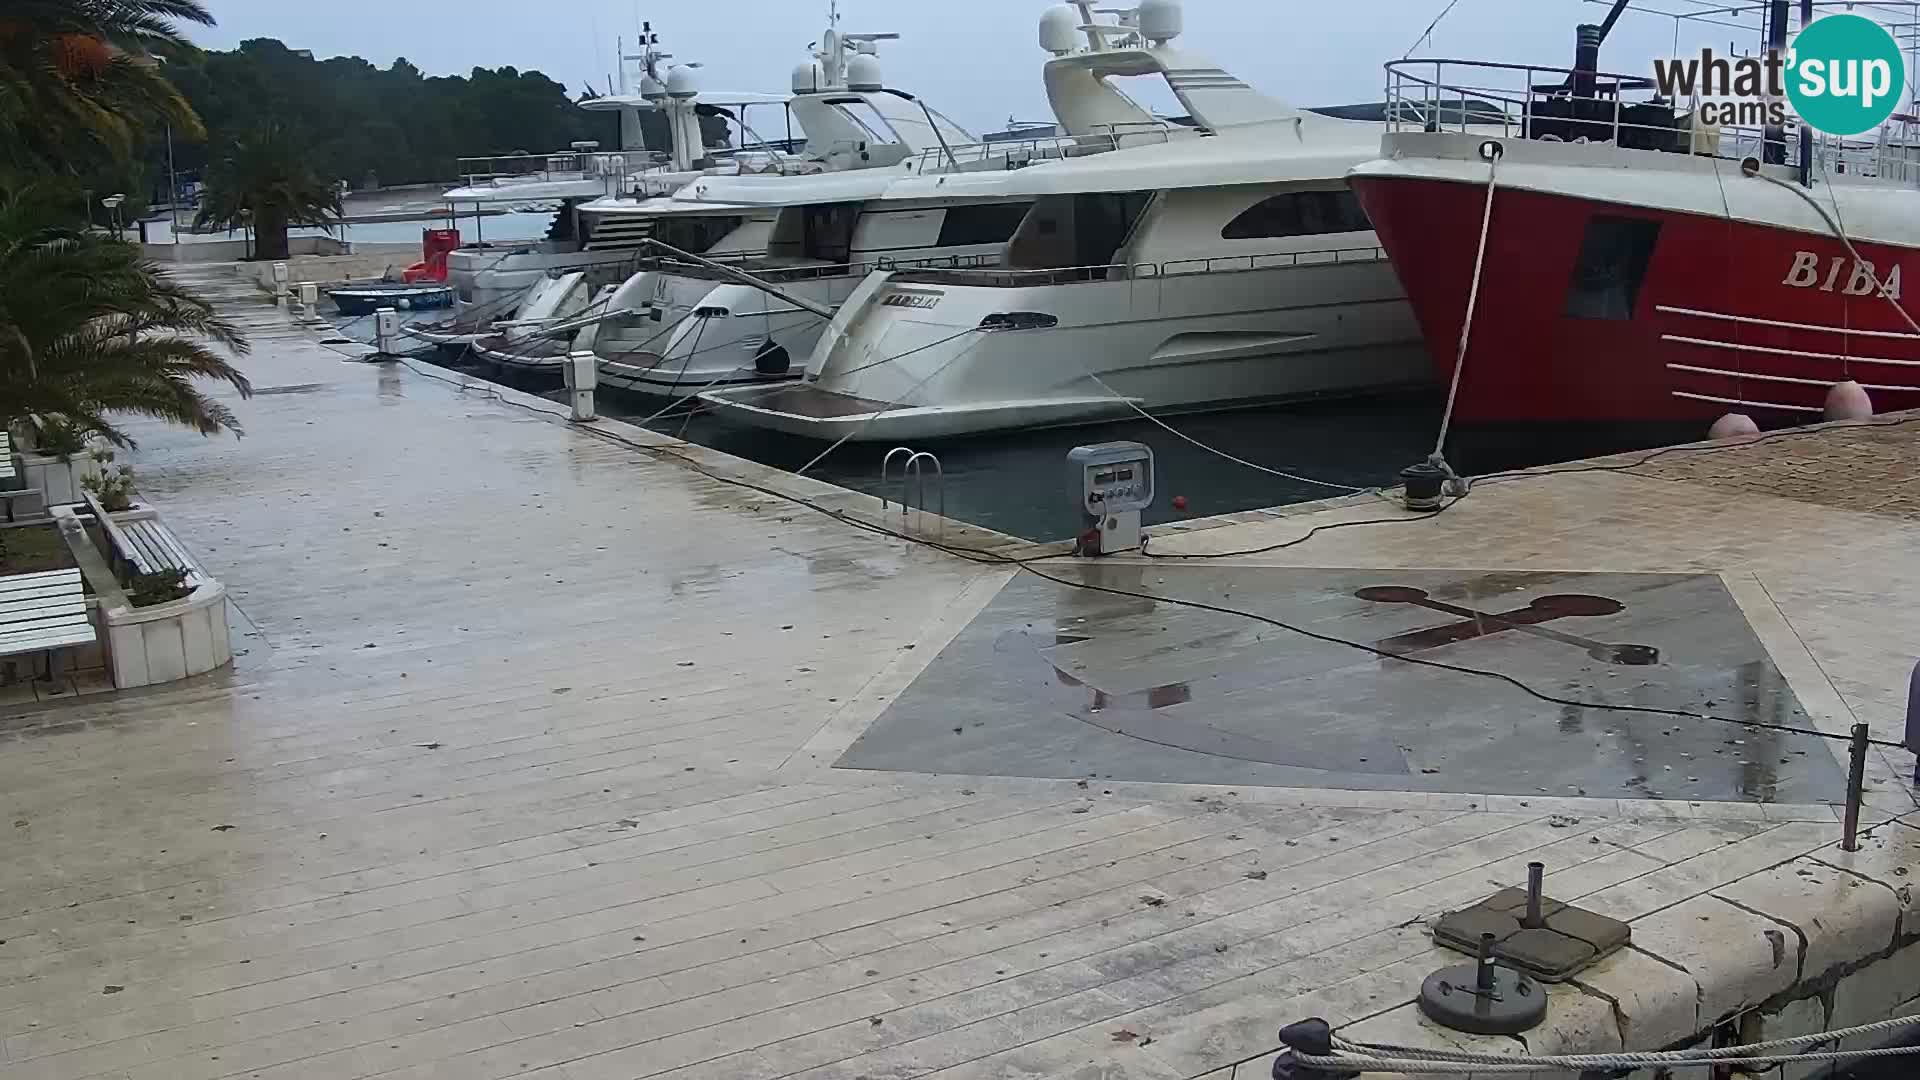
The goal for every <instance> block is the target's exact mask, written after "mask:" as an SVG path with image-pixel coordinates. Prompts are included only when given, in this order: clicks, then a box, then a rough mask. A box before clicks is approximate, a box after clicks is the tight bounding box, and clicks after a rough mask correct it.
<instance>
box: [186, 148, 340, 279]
mask: <svg viewBox="0 0 1920 1080" xmlns="http://www.w3.org/2000/svg"><path fill="white" fill-rule="evenodd" d="M206 183H207V191H206V195H205V197H204V198H203V199H202V201H201V203H200V213H199V215H198V216H197V217H196V218H195V219H194V225H195V226H197V227H204V226H206V225H209V224H213V225H224V226H226V227H227V228H229V229H236V228H240V227H241V226H243V225H252V227H253V235H254V257H255V258H258V259H284V258H286V257H287V229H288V228H289V227H290V226H293V225H319V226H321V227H322V228H327V229H331V228H332V227H333V223H334V222H336V221H338V220H339V218H340V192H339V189H338V188H337V187H335V186H334V185H333V184H331V183H329V182H327V181H325V180H322V179H321V178H320V176H319V174H318V173H316V172H314V171H313V169H312V167H311V166H309V165H308V164H307V155H306V152H305V151H304V150H302V149H301V147H300V145H299V143H298V142H297V141H296V140H295V138H294V137H293V135H292V134H291V133H290V132H289V131H288V130H287V129H286V128H284V127H282V126H280V125H279V124H266V125H264V126H261V127H256V128H254V129H253V130H252V131H249V132H247V133H245V134H243V135H241V136H239V137H238V138H236V139H234V140H233V142H232V143H231V144H230V145H229V146H228V147H227V151H226V154H225V155H224V156H223V157H221V158H219V159H218V160H216V161H215V162H214V163H213V164H212V165H211V166H210V167H209V168H208V169H207V176H206Z"/></svg>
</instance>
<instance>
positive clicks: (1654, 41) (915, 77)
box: [195, 0, 1759, 132]
mask: <svg viewBox="0 0 1920 1080" xmlns="http://www.w3.org/2000/svg"><path fill="white" fill-rule="evenodd" d="M1445 5H1446V0H1337V2H1332V3H1326V2H1319V3H1309V2H1307V0H1187V4H1186V25H1187V33H1186V36H1185V37H1184V38H1183V39H1182V42H1183V44H1185V45H1186V46H1187V47H1189V48H1191V49H1193V50H1195V51H1198V52H1201V53H1204V54H1206V55H1209V56H1211V57H1212V58H1214V59H1215V60H1217V61H1218V62H1219V63H1221V64H1222V65H1223V66H1225V67H1226V68H1227V69H1228V70H1229V71H1232V72H1233V73H1235V74H1237V75H1239V76H1241V77H1242V78H1245V79H1247V80H1248V81H1250V82H1251V83H1253V84H1254V85H1255V86H1256V87H1258V88H1259V89H1261V90H1263V91H1265V92H1266V93H1268V94H1271V95H1272V96H1274V97H1278V98H1280V99H1282V100H1285V101H1287V102H1289V103H1292V104H1298V105H1331V104H1345V103H1351V102H1358V101H1377V100H1379V99H1380V98H1381V96H1382V85H1383V83H1384V81H1385V80H1384V76H1383V74H1382V72H1381V67H1380V65H1381V64H1382V63H1383V62H1385V61H1387V60H1389V59H1393V58H1396V57H1399V56H1401V55H1402V54H1404V53H1405V52H1406V51H1407V49H1408V47H1409V46H1412V45H1414V44H1415V42H1416V41H1417V40H1419V36H1420V33H1421V31H1422V30H1423V29H1424V28H1425V27H1426V26H1427V24H1428V23H1430V22H1432V20H1433V18H1434V16H1435V15H1436V14H1438V13H1439V12H1440V10H1441V9H1442V8H1443V7H1444V6H1445ZM208 6H209V7H210V8H212V10H213V13H214V14H215V15H216V16H217V17H218V18H219V20H220V25H219V26H218V27H216V28H214V29H212V30H206V31H201V32H199V33H198V34H196V35H195V38H196V40H197V41H199V43H200V44H202V45H204V46H206V47H209V48H230V47H232V46H234V45H236V44H238V43H239V42H240V41H242V40H244V39H246V38H252V37H276V38H279V39H281V40H282V41H284V42H286V43H287V45H288V46H290V47H292V48H299V49H311V50H313V52H314V55H316V56H320V57H326V56H338V55H355V56H361V57H364V58H366V59H368V60H370V61H373V62H374V63H376V64H379V65H380V66H382V67H384V66H386V65H388V64H390V63H391V62H392V61H393V59H394V58H395V57H397V56H405V57H406V58H407V59H408V60H410V61H412V62H413V63H414V64H415V65H417V66H419V67H420V68H422V69H423V70H425V71H426V72H428V73H429V74H436V75H445V74H465V73H466V72H467V71H469V70H470V69H472V68H474V67H476V66H481V67H499V66H502V65H507V64H511V65H513V66H515V67H519V68H523V69H527V68H532V69H538V70H540V71H543V72H545V73H547V74H548V75H550V76H553V77H554V78H556V79H559V80H560V81H562V82H565V83H566V84H567V86H568V88H569V89H570V90H572V91H573V92H574V93H575V94H576V95H577V94H578V93H579V90H580V88H581V87H582V86H583V85H584V84H585V83H587V82H589V81H591V82H592V83H593V84H594V85H595V86H597V87H600V88H601V89H603V90H604V88H605V86H606V81H607V76H608V74H609V73H610V72H613V71H614V70H615V59H614V57H615V47H614V41H615V38H616V37H622V38H624V39H625V40H626V42H627V43H628V45H629V46H631V44H632V42H633V40H634V37H635V35H636V33H637V31H638V26H639V21H640V19H641V18H642V17H645V18H651V19H653V21H654V29H655V30H656V31H658V32H659V33H660V34H661V44H662V46H663V47H664V48H666V49H668V50H669V51H671V52H673V53H674V54H675V56H676V57H677V58H678V59H679V60H681V61H688V60H697V61H700V62H702V63H704V64H705V65H706V67H705V70H704V72H703V81H704V84H705V85H706V86H707V87H710V88H715V89H722V88H724V89H727V90H756V91H780V90H785V89H786V88H787V85H786V84H787V81H788V77H789V72H790V71H791V70H792V69H793V67H794V65H795V64H797V63H800V62H801V61H802V60H804V59H805V55H806V54H805V48H806V46H807V43H808V42H811V41H814V40H815V39H816V38H818V36H819V34H820V31H821V30H822V29H823V28H824V26H825V24H826V0H707V2H705V3H686V2H682V3H675V4H660V3H644V2H641V3H636V2H635V0H540V2H537V3H531V4H530V3H527V2H526V0H327V2H326V3H324V4H305V3H298V4H296V3H292V2H289V0H210V3H209V4H208ZM1048 6H1049V3H1048V0H952V2H938V0H841V4H840V8H841V12H842V15H843V22H842V25H843V27H844V28H845V29H847V30H849V31H854V32H860V31H896V32H898V33H900V34H902V35H903V36H904V37H903V40H901V41H898V42H891V43H888V44H886V45H884V46H882V49H883V51H882V53H881V60H882V62H883V64H884V65H885V70H886V74H887V81H888V83H889V84H890V85H892V86H895V87H898V88H900V89H903V90H909V91H912V92H914V93H916V94H920V95H922V96H923V97H925V98H926V99H927V100H928V101H930V102H931V103H932V104H933V105H934V106H935V107H936V108H939V109H940V110H942V111H943V112H945V113H947V114H948V115H950V116H952V117H953V118H954V119H956V120H958V121H960V122H961V123H962V124H965V125H967V126H968V127H971V128H973V129H974V130H975V131H976V132H978V131H984V130H991V129H994V128H997V127H999V126H1001V125H1002V124H1004V122H1005V121H1006V120H1007V118H1008V117H1010V116H1012V117H1017V118H1018V119H1021V120H1043V119H1049V118H1050V114H1049V113H1048V111H1047V107H1046V99H1045V95H1044V94H1043V93H1042V91H1041V87H1040V80H1039V65H1040V63H1041V61H1042V60H1043V59H1044V58H1045V54H1043V53H1042V52H1040V49H1039V46H1038V44H1037V42H1036V36H1035V29H1036V27H1037V25H1038V23H1039V17H1040V14H1041V12H1042V11H1044V10H1045V9H1046V8H1047V7H1048ZM1108 6H1120V5H1119V4H1118V3H1111V4H1109V5H1108ZM1657 6H1660V7H1664V8H1667V9H1670V10H1677V9H1684V8H1688V7H1690V6H1699V0H1660V3H1659V4H1658V5H1657ZM1605 13H1606V9H1605V7H1603V6H1601V5H1600V4H1596V3H1592V2H1590V0H1458V5H1457V6H1456V7H1455V8H1454V10H1453V12H1452V14H1450V15H1448V16H1447V18H1446V19H1445V20H1444V21H1443V22H1441V24H1440V26H1439V28H1438V29H1437V30H1435V31H1434V33H1433V37H1432V42H1431V45H1429V44H1428V43H1426V42H1425V41H1421V42H1420V45H1419V47H1418V48H1416V49H1415V50H1414V52H1415V54H1416V55H1426V56H1453V57H1472V58H1481V59H1495V60H1506V61H1519V62H1529V63H1537V64H1544V65H1549V66H1566V65H1569V64H1571V63H1572V55H1573V27H1574V25H1575V24H1576V23H1578V22H1582V21H1589V22H1591V21H1598V20H1599V19H1600V18H1602V17H1603V16H1604V15H1605ZM1739 22H1740V23H1741V24H1742V25H1743V26H1744V27H1747V28H1748V29H1744V30H1736V29H1734V28H1732V27H1714V26H1700V27H1695V28H1692V29H1690V30H1688V31H1686V32H1684V33H1683V34H1682V37H1681V44H1682V46H1683V48H1684V49H1688V50H1697V49H1698V48H1700V46H1702V45H1705V44H1712V45H1715V46H1717V47H1719V48H1721V49H1725V48H1726V47H1728V46H1729V45H1730V44H1737V45H1738V46H1739V47H1740V49H1741V50H1743V51H1745V50H1749V49H1751V48H1752V47H1753V46H1754V44H1755V43H1756V42H1757V40H1758V38H1757V34H1758V25H1759V23H1758V18H1757V16H1755V15H1752V14H1748V15H1746V16H1743V17H1741V18H1740V19H1739ZM1674 40H1675V38H1674V20H1672V19H1667V18H1661V17H1659V16H1654V15H1649V14H1640V13H1634V12H1629V13H1628V14H1627V15H1626V16H1625V17H1624V19H1623V20H1622V22H1621V24H1620V26H1619V27H1618V29H1616V31H1615V32H1614V34H1613V36H1612V38H1611V39H1609V41H1608V44H1607V49H1606V52H1605V53H1603V55H1602V67H1603V68H1604V69H1606V70H1610V71H1619V72H1627V73H1634V74H1639V73H1643V72H1649V71H1650V61H1651V58H1652V57H1653V56H1655V55H1662V56H1664V55H1668V54H1669V53H1671V52H1672V47H1673V44H1674ZM1130 89H1131V87H1130ZM1142 96H1144V97H1146V98H1147V99H1148V101H1149V103H1150V104H1154V105H1156V106H1160V107H1165V105H1166V104H1167V103H1170V99H1168V101H1167V102H1164V103H1163V101H1162V100H1160V99H1159V98H1158V97H1156V96H1154V95H1142Z"/></svg>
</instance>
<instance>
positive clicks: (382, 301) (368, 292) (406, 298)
mask: <svg viewBox="0 0 1920 1080" xmlns="http://www.w3.org/2000/svg"><path fill="white" fill-rule="evenodd" d="M327 296H328V297H330V298H331V299H332V300H333V304H334V306H335V307H337V308H339V309H340V314H342V315H355V316H359V315H371V314H373V313H374V312H376V311H378V310H380V309H381V308H389V307H390V308H393V309H395V310H396V311H426V310H430V309H433V308H444V307H448V306H450V305H452V303H453V290H452V289H450V288H447V287H445V286H435V287H422V286H418V285H408V286H401V287H396V288H392V289H379V288H354V289H334V290H331V291H329V292H328V293H327Z"/></svg>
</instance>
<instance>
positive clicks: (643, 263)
mask: <svg viewBox="0 0 1920 1080" xmlns="http://www.w3.org/2000/svg"><path fill="white" fill-rule="evenodd" d="M764 259H765V257H764V256H746V257H741V256H734V257H729V258H719V259H713V260H711V261H712V262H717V263H721V264H723V265H725V266H729V267H732V268H733V269H735V270H737V271H740V272H741V273H746V274H751V275H753V276H754V277H756V278H758V279H760V280H761V281H764V282H766V283H768V284H770V285H778V284H783V283H791V282H796V281H815V280H819V279H821V278H847V277H866V276H867V275H868V274H871V273H873V272H875V271H908V272H915V273H918V272H922V271H927V272H937V271H941V270H954V271H961V270H966V269H969V268H974V267H987V266H995V265H998V264H999V262H1000V257H999V256H998V255H932V256H927V257H925V258H918V259H874V260H871V261H863V262H844V263H813V264H809V265H805V266H793V265H785V264H782V265H768V264H766V263H765V261H764ZM634 267H635V272H636V273H646V272H654V273H665V274H674V275H677V276H680V277H689V278H704V279H708V280H712V281H732V280H733V279H732V278H731V277H729V276H728V275H726V274H723V273H721V272H719V271H718V270H715V269H713V268H712V267H710V266H702V265H700V264H698V263H690V262H686V261H684V260H681V259H675V258H673V257H672V256H668V255H650V256H646V257H644V258H641V259H639V260H636V262H635V264H634Z"/></svg>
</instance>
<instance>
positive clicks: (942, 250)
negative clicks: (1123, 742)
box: [573, 25, 1025, 396]
mask: <svg viewBox="0 0 1920 1080" xmlns="http://www.w3.org/2000/svg"><path fill="white" fill-rule="evenodd" d="M894 36H895V35H892V34H846V33H842V32H841V31H840V30H839V29H838V26H837V25H834V26H830V27H829V29H828V31H827V32H826V33H825V34H823V35H822V38H821V42H820V44H819V45H818V47H817V48H816V49H815V52H814V56H813V58H812V60H811V61H810V62H809V63H806V64H803V65H801V66H800V67H799V68H798V69H796V70H795V71H794V73H793V87H794V97H793V99H792V102H791V104H790V108H791V110H792V112H793V114H794V115H795V116H796V118H799V119H800V121H801V123H802V125H803V126H804V127H805V128H806V130H807V131H808V132H809V141H808V145H809V147H810V148H811V150H812V152H813V153H814V154H815V156H816V157H817V158H818V159H819V160H821V161H822V162H823V163H824V164H826V165H828V166H830V168H826V169H823V170H822V171H821V172H820V173H818V174H817V175H812V176H799V177H796V176H792V175H790V174H789V175H775V176H767V175H755V174H752V173H749V172H746V171H742V172H741V173H739V174H736V175H732V176H708V177H701V178H700V179H698V180H696V181H694V182H693V183H690V184H688V185H686V186H685V187H683V188H682V189H681V190H680V191H679V192H677V193H676V194H675V195H674V196H673V197H672V198H669V199H658V198H656V199H635V198H616V199H605V200H600V201H598V202H595V203H592V204H589V205H588V206H587V207H585V208H584V209H585V212H586V213H587V214H588V215H589V216H590V217H592V218H593V219H595V220H597V221H601V222H614V221H620V220H629V221H644V222H646V223H647V224H646V227H647V228H649V229H651V230H652V231H653V233H654V235H655V237H656V238H657V239H659V240H661V241H663V242H665V243H667V244H670V245H671V246H673V247H674V248H677V249H679V250H681V251H685V252H688V253H690V254H693V255H697V256H701V257H703V258H705V259H710V260H712V259H718V260H724V261H726V262H728V263H729V264H731V265H734V266H738V267H740V268H742V269H745V270H749V271H751V272H752V273H755V274H757V275H762V276H764V277H765V278H766V279H767V280H768V281H770V282H772V283H774V284H777V285H778V286H780V287H781V289H782V290H783V291H788V290H790V293H789V295H791V294H792V293H799V294H804V296H805V297H806V298H807V299H808V300H811V301H816V302H819V303H822V304H826V305H828V306H831V305H834V304H837V303H839V302H840V301H841V300H844V299H845V298H846V297H847V296H848V295H850V294H851V292H852V290H853V289H854V288H855V287H856V286H857V285H858V284H859V282H860V280H861V279H862V278H863V277H864V276H865V275H866V273H867V271H868V270H869V269H871V268H873V267H876V266H881V265H889V266H891V265H915V264H920V263H923V262H929V261H934V260H938V261H939V262H940V264H941V265H946V266H968V265H985V264H990V263H992V262H996V261H997V260H998V259H999V257H1000V255H1001V252H1002V251H1003V249H1004V247H1005V244H1006V241H1007V239H1008V238H1009V237H1011V236H1012V234H1013V230H1014V228H1015V226H1017V225H1018V224H1019V221H1020V218H1021V215H1022V213H1023V212H1024V210H1025V205H1024V204H1018V203H1014V204H1009V203H1005V202H996V203H994V204H993V205H979V206H964V207H956V206H950V205H948V204H950V203H953V202H955V200H947V199H942V198H938V197H935V198H928V199H921V200H917V201H915V202H911V203H905V202H903V203H890V204H885V205H883V204H882V203H881V202H880V200H881V199H882V198H883V196H884V195H885V194H886V192H887V190H888V188H889V187H890V186H891V185H892V184H893V182H894V181H895V180H897V179H899V178H900V177H902V176H906V175H914V174H917V173H919V172H921V171H946V170H951V169H956V168H959V169H965V168H976V169H985V168H995V169H1005V168H1007V167H1008V158H1007V157H1006V156H1005V155H1004V154H1002V155H1000V156H997V157H990V156H988V155H986V154H982V153H977V152H975V151H976V148H977V146H978V143H977V140H975V138H974V137H973V136H972V135H971V134H970V133H969V132H967V131H966V129H964V128H962V127H961V126H960V125H958V124H956V123H954V122H953V121H952V120H950V119H948V118H947V117H946V116H945V115H943V114H942V113H940V112H939V111H937V110H935V109H934V108H932V107H931V106H930V105H928V104H927V103H926V102H924V101H921V100H920V99H919V98H917V97H915V96H913V95H911V94H909V93H906V92H904V91H900V90H897V89H891V88H888V87H887V86H885V84H884V82H883V79H882V73H881V70H880V65H879V62H878V60H877V57H876V49H875V42H878V41H882V40H887V39H890V38H893V37H894ZM814 133H820V134H819V137H818V138H817V139H816V138H815V137H814ZM975 201H977V200H975ZM722 224H728V225H731V229H730V231H723V230H722V229H720V228H718V227H716V226H719V225H722ZM598 303H599V304H600V305H602V306H603V307H604V309H605V310H606V311H608V312H610V313H612V314H610V316H609V317H608V318H606V319H604V320H602V321H599V322H597V323H596V324H595V325H593V326H590V327H588V328H586V329H584V330H582V331H581V333H580V335H579V337H578V339H577V340H576V341H575V342H574V346H573V347H574V348H575V349H584V350H591V351H593V352H595V353H596V354H597V355H598V356H600V358H601V364H600V378H601V380H602V381H603V382H605V383H607V384H609V385H613V386H618V387H622V388H625V389H631V390H636V391H640V392H645V393H655V394H664V395H667V396H691V395H692V394H694V393H697V392H698V391H699V390H702V389H706V388H710V387H713V386H718V385H730V384H735V383H755V382H764V381H767V380H770V379H773V380H777V379H785V378H790V377H792V375H794V374H796V373H797V369H795V368H794V367H793V365H792V358H793V357H794V356H796V355H798V356H804V355H806V353H807V352H808V351H810V350H811V348H812V343H813V340H814V338H816V337H817V336H818V334H819V332H820V329H821V328H822V327H823V326H824V325H825V322H824V320H822V319H820V318H819V317H818V316H817V315H816V314H814V313H811V312H809V311H807V310H806V309H804V308H800V307H796V306H794V305H793V304H791V303H788V302H787V301H786V300H784V299H781V298H778V297H774V296H771V295H769V294H768V293H765V292H763V291H761V290H759V289H756V288H753V287H751V286H745V285H740V284H736V283H734V282H733V281H731V280H730V279H729V278H728V277H726V276H724V275H722V274H720V273H717V272H715V271H713V270H711V269H709V268H707V267H703V266H700V265H695V264H692V263H689V262H686V261H684V260H678V259H666V258H656V259H649V260H646V261H645V262H644V263H643V269H642V271H641V272H639V273H636V274H635V275H634V276H633V277H632V278H630V279H628V280H627V281H626V282H625V283H623V284H622V285H621V286H619V287H618V288H617V289H614V290H611V291H610V292H608V293H607V294H606V295H604V296H603V297H602V298H601V300H600V301H598ZM627 312H632V314H624V313H627Z"/></svg>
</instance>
